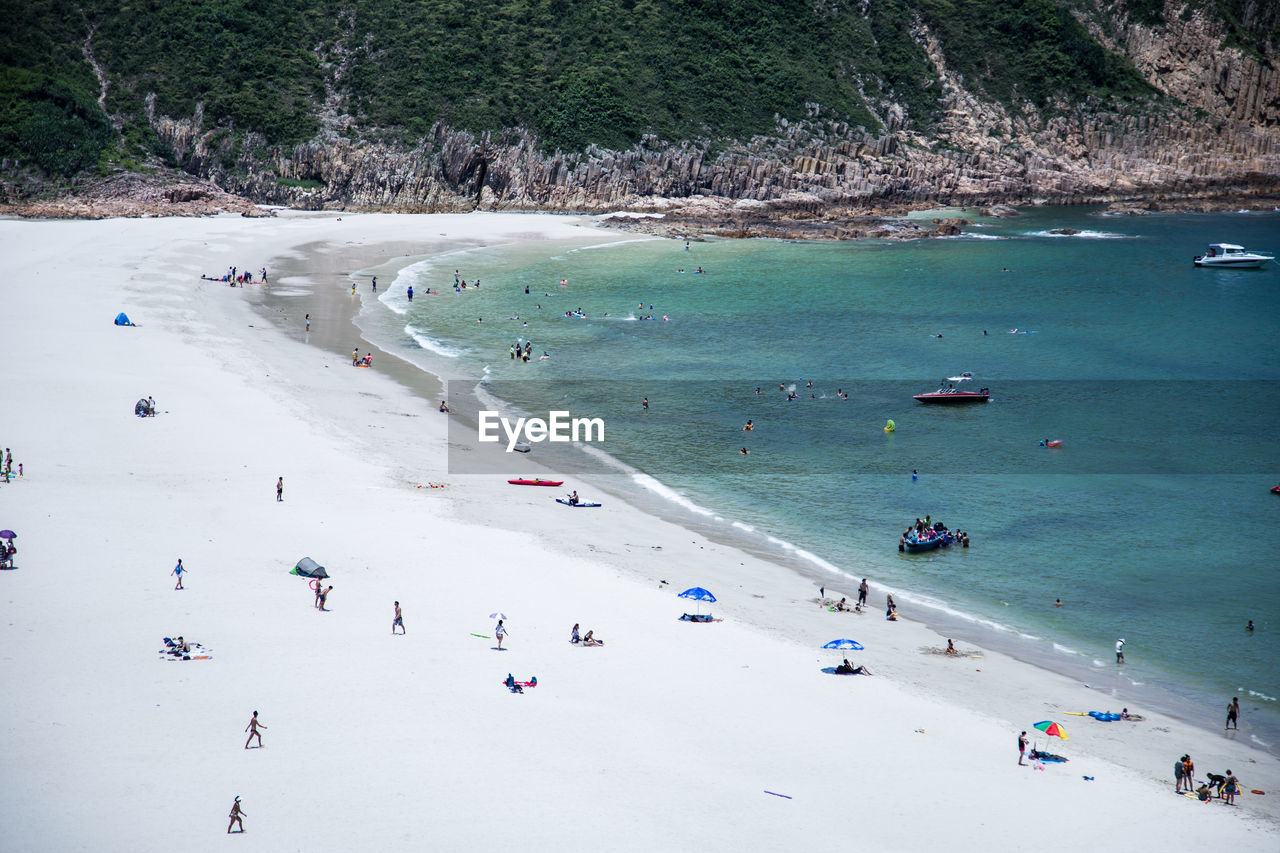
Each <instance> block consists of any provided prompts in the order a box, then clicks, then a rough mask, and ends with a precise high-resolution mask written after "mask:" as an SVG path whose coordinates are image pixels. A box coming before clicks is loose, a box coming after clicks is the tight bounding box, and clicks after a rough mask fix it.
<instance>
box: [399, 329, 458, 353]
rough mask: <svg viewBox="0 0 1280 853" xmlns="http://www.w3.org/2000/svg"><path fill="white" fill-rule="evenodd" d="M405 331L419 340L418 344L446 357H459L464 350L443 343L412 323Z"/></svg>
mask: <svg viewBox="0 0 1280 853" xmlns="http://www.w3.org/2000/svg"><path fill="white" fill-rule="evenodd" d="M404 333H405V334H406V335H408V336H409V337H411V338H413V339H414V340H415V341H417V342H418V346H420V347H422V348H423V349H425V350H430V351H431V352H433V353H435V354H436V355H443V356H445V357H446V358H457V357H458V356H460V355H462V350H460V349H456V348H454V347H451V346H449V345H448V344H444V343H441V342H440V341H437V340H434V339H432V338H429V337H427V336H426V335H424V334H422V332H420V331H419V330H418V329H416V328H414V325H413V324H412V323H410V324H408V325H407V326H405V327H404Z"/></svg>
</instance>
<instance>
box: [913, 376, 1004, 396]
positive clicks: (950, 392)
mask: <svg viewBox="0 0 1280 853" xmlns="http://www.w3.org/2000/svg"><path fill="white" fill-rule="evenodd" d="M972 379H973V374H971V373H961V374H960V375H959V376H948V377H947V378H946V379H944V380H942V385H941V387H939V388H938V390H937V391H930V392H929V393H927V394H916V395H915V397H913V398H912V399H915V400H919V401H920V402H921V403H985V402H987V400H990V399H991V393H990V392H989V391H988V389H986V388H980V389H978V390H977V391H965V390H963V389H961V388H957V387H956V383H959V382H969V381H970V380H972Z"/></svg>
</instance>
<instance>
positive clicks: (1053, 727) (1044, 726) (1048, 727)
mask: <svg viewBox="0 0 1280 853" xmlns="http://www.w3.org/2000/svg"><path fill="white" fill-rule="evenodd" d="M1035 727H1036V728H1037V729H1039V730H1040V731H1042V732H1044V733H1045V734H1047V735H1048V736H1049V737H1060V738H1062V739H1063V740H1066V739H1067V730H1066V729H1064V728H1063V727H1062V726H1060V725H1058V724H1057V723H1055V722H1054V721H1053V720H1043V721H1041V722H1039V723H1036V725H1035Z"/></svg>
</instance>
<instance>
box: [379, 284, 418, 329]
mask: <svg viewBox="0 0 1280 853" xmlns="http://www.w3.org/2000/svg"><path fill="white" fill-rule="evenodd" d="M397 281H399V279H397ZM378 301H379V302H381V303H382V304H383V305H385V306H387V307H388V308H390V309H391V310H392V311H394V312H395V313H397V314H399V315H400V316H402V317H403V316H404V315H405V314H408V313H409V300H408V299H407V298H406V299H404V300H400V299H395V298H393V297H392V296H391V291H389V290H388V291H387V292H386V293H384V294H382V295H381V296H379V297H378ZM410 334H412V333H410Z"/></svg>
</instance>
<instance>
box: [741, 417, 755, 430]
mask: <svg viewBox="0 0 1280 853" xmlns="http://www.w3.org/2000/svg"><path fill="white" fill-rule="evenodd" d="M755 428H756V427H755V424H753V423H751V420H750V419H749V418H748V419H747V425H746V426H744V427H743V428H742V431H743V432H751V431H752V430H753V429H755Z"/></svg>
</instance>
